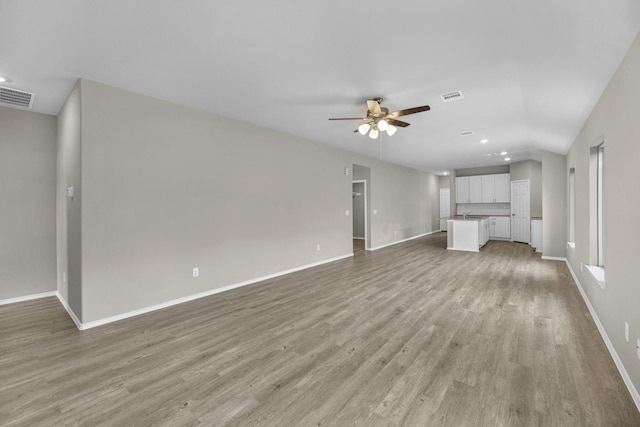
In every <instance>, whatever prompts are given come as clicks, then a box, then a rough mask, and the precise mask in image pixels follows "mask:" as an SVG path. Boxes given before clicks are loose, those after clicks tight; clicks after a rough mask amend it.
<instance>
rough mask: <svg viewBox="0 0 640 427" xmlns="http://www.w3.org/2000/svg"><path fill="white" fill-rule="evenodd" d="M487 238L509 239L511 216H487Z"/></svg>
mask: <svg viewBox="0 0 640 427" xmlns="http://www.w3.org/2000/svg"><path fill="white" fill-rule="evenodd" d="M489 221H490V223H491V224H490V226H489V230H490V231H489V238H490V239H501V240H502V239H503V240H509V239H511V218H509V217H500V216H497V217H496V216H492V217H491V218H489Z"/></svg>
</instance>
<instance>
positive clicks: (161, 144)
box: [76, 80, 438, 322]
mask: <svg viewBox="0 0 640 427" xmlns="http://www.w3.org/2000/svg"><path fill="white" fill-rule="evenodd" d="M80 93H81V100H82V102H81V104H82V105H81V120H82V124H81V134H82V149H81V156H82V160H81V165H82V178H81V180H82V204H81V206H82V273H81V274H82V310H81V312H82V314H81V316H82V317H81V320H82V321H83V322H91V321H95V320H99V319H102V318H105V317H108V316H113V315H119V314H122V313H125V312H128V311H132V310H136V309H140V308H144V307H147V306H151V305H155V304H160V303H163V302H166V301H169V300H173V299H177V298H181V297H185V296H189V295H193V294H196V293H200V292H205V291H209V290H212V289H216V288H220V287H224V286H227V285H230V284H235V283H238V282H242V281H245V280H251V279H254V278H258V277H262V276H265V275H269V274H274V273H277V272H280V271H284V270H287V269H291V268H296V267H299V266H303V265H308V264H311V263H314V262H321V261H324V260H327V259H332V258H335V257H340V256H344V255H349V254H350V253H351V252H352V242H351V237H352V236H351V228H352V224H351V221H352V219H351V216H346V215H345V211H351V208H352V206H351V201H352V200H351V191H352V189H351V181H352V179H353V176H352V174H349V175H345V174H344V168H345V167H351V166H352V165H353V164H354V163H356V164H358V165H362V166H364V167H368V168H369V169H370V172H371V177H370V185H369V187H370V188H369V189H368V190H369V191H370V195H371V197H370V203H371V208H372V209H375V210H377V214H376V215H371V216H370V219H371V221H370V223H371V246H372V247H378V246H382V245H386V244H389V243H393V242H397V241H400V240H402V239H404V238H408V237H413V236H416V235H419V234H423V233H426V232H429V231H432V230H435V229H437V228H438V221H437V210H438V206H437V197H438V195H437V177H435V176H433V175H430V174H426V173H423V172H419V171H416V170H412V169H408V168H403V167H399V166H395V165H391V164H388V163H385V162H381V161H378V160H375V159H369V158H365V157H361V156H357V155H354V154H352V153H348V152H345V151H342V150H337V149H335V148H332V147H329V146H326V145H322V144H316V143H312V142H309V141H306V140H303V139H300V138H297V137H293V136H290V135H285V134H281V133H278V132H274V131H270V130H268V129H264V128H259V127H256V126H253V125H249V124H245V123H240V122H237V121H233V120H229V119H224V118H221V117H218V116H215V115H212V114H208V113H204V112H199V111H195V110H191V109H188V108H184V107H180V106H177V105H174V104H170V103H167V102H163V101H159V100H156V99H152V98H149V97H145V96H141V95H137V94H133V93H130V92H127V91H123V90H118V89H114V88H111V87H108V86H105V85H101V84H98V83H94V82H90V81H85V80H82V81H81V92H80ZM434 201H435V202H434ZM317 244H319V245H320V246H321V250H320V251H317V250H316V245H317ZM193 267H199V268H200V277H198V278H192V277H191V276H192V275H191V273H192V268H193ZM76 314H78V313H76Z"/></svg>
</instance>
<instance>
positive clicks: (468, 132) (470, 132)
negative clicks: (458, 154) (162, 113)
mask: <svg viewBox="0 0 640 427" xmlns="http://www.w3.org/2000/svg"><path fill="white" fill-rule="evenodd" d="M469 135H473V131H472V130H467V131H464V132H460V136H469Z"/></svg>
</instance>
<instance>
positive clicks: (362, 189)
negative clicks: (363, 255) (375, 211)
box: [351, 179, 367, 254]
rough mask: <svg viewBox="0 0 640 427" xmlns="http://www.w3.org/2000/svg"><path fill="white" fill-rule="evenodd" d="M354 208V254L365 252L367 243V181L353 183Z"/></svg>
mask: <svg viewBox="0 0 640 427" xmlns="http://www.w3.org/2000/svg"><path fill="white" fill-rule="evenodd" d="M351 197H352V200H353V206H352V209H351V212H353V216H352V218H353V253H354V254H356V253H358V252H360V251H364V249H365V246H366V241H367V181H366V180H364V179H358V180H354V181H353V183H352V194H351Z"/></svg>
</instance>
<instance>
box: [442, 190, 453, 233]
mask: <svg viewBox="0 0 640 427" xmlns="http://www.w3.org/2000/svg"><path fill="white" fill-rule="evenodd" d="M449 216H451V192H450V191H449V189H448V188H441V189H440V218H447V217H449ZM440 231H447V220H446V219H441V220H440Z"/></svg>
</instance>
